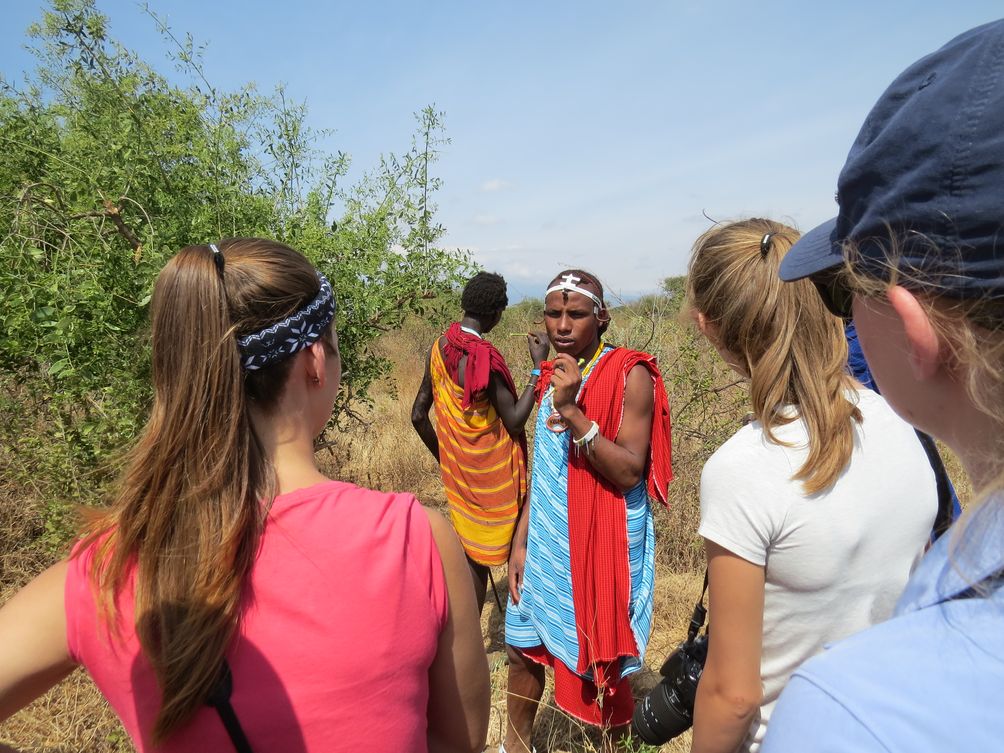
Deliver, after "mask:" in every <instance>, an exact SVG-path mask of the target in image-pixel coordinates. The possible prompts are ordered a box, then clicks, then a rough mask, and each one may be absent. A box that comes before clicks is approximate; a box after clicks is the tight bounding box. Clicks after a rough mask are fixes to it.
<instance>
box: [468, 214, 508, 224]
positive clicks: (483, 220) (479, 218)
mask: <svg viewBox="0 0 1004 753" xmlns="http://www.w3.org/2000/svg"><path fill="white" fill-rule="evenodd" d="M500 222H502V220H501V219H500V218H499V217H496V216H495V215H494V214H476V215H474V224H475V225H498V224H499V223H500Z"/></svg>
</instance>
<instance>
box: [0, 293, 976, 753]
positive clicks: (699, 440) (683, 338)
mask: <svg viewBox="0 0 1004 753" xmlns="http://www.w3.org/2000/svg"><path fill="white" fill-rule="evenodd" d="M678 306H679V302H678V298H674V297H673V296H672V295H662V296H653V297H650V298H647V299H643V300H641V301H639V302H636V303H633V304H630V305H627V306H623V307H620V308H619V309H617V310H616V311H615V313H614V323H613V325H612V326H611V329H610V331H609V332H608V339H609V340H610V341H611V342H616V343H619V344H624V345H629V346H632V347H637V348H643V349H645V350H648V351H649V352H651V353H653V354H655V355H656V356H658V358H659V362H660V364H661V365H662V369H663V374H664V377H665V381H666V389H667V392H668V393H669V398H670V402H671V406H672V411H673V424H674V426H673V454H674V463H673V467H674V473H675V480H674V481H673V483H672V484H671V488H670V498H671V500H670V501H671V506H670V509H669V510H668V511H667V510H664V509H658V510H656V513H655V520H656V531H657V539H658V550H657V571H656V572H657V576H656V594H655V621H654V629H653V634H652V637H651V641H650V643H649V648H648V652H647V656H646V665H647V668H646V669H645V670H644V671H643V672H641V673H639V675H636V676H635V681H634V688H635V694H636V696H642V695H644V693H645V692H646V691H647V690H648V689H649V688H651V687H652V686H653V685H654V684H655V683H656V682H658V680H659V676H658V667H659V665H660V663H661V662H662V660H663V658H664V657H665V656H666V654H667V653H669V651H671V650H672V648H673V647H674V646H675V645H676V644H677V643H678V642H679V641H680V640H682V638H683V636H684V634H685V627H686V623H687V621H688V620H689V617H690V612H691V610H692V608H693V604H694V602H695V600H696V598H697V596H698V594H699V592H700V586H701V569H702V557H703V553H702V550H701V545H700V541H699V539H698V537H697V535H696V527H697V517H698V496H697V495H698V484H699V479H700V470H701V466H702V465H703V463H704V461H705V460H706V459H707V457H708V455H709V454H710V453H711V452H713V451H714V449H715V448H716V447H717V446H718V445H720V444H721V443H722V442H723V441H724V440H725V439H726V438H728V436H730V435H731V433H732V432H733V431H734V430H735V429H736V427H737V426H738V425H739V422H740V421H741V418H742V416H743V414H744V413H745V412H746V403H745V401H746V391H745V385H744V384H743V383H742V382H741V381H738V380H737V379H736V378H735V375H733V374H732V373H731V372H730V371H728V370H727V369H725V368H724V367H723V366H722V364H721V363H720V362H719V361H718V359H717V357H716V356H715V354H714V353H713V352H712V351H711V350H710V349H709V348H708V347H707V346H706V345H705V344H704V343H703V342H701V341H700V340H699V339H698V338H697V337H695V335H694V333H693V332H692V331H691V330H690V329H689V328H688V327H685V326H683V325H682V324H681V323H680V322H679V321H678V317H677V310H678ZM539 310H540V307H539V302H537V303H534V302H526V303H524V304H520V305H518V306H515V307H513V308H511V309H510V310H509V311H508V312H507V313H506V316H505V318H504V319H503V321H502V323H501V324H500V325H499V326H498V328H497V329H496V330H495V331H493V333H492V335H491V339H492V340H493V341H494V342H495V343H496V344H497V345H498V346H499V347H500V349H501V350H502V351H503V352H504V353H505V355H506V357H507V358H508V360H509V363H510V364H511V365H512V367H513V371H514V373H515V375H516V380H517V384H523V381H522V380H523V375H524V374H525V372H526V369H528V368H529V361H528V357H527V354H526V352H525V344H524V343H525V339H521V338H518V337H514V336H510V335H511V334H517V333H525V332H526V331H527V330H529V329H541V328H542V327H541V326H540V324H539V322H535V321H534V319H535V317H536V316H537V315H538V312H539ZM438 332H439V330H438V329H435V328H434V326H433V325H432V324H431V323H429V322H426V321H423V320H419V319H411V320H409V321H408V323H407V324H406V326H405V327H404V328H403V329H400V330H397V331H394V332H390V333H387V334H386V335H384V336H383V337H382V338H381V340H380V342H379V344H378V348H379V350H380V351H381V353H382V355H384V356H385V357H387V358H388V359H389V361H390V363H391V364H392V365H393V366H392V368H391V370H390V371H389V373H387V374H386V375H385V378H384V379H383V380H381V381H380V382H379V383H378V384H377V386H376V387H375V388H374V389H373V390H372V392H371V397H372V404H371V405H370V406H368V407H367V408H366V409H365V410H364V411H363V412H362V414H361V415H360V416H359V419H358V420H352V421H349V422H347V423H345V426H344V427H343V428H342V429H341V430H340V431H337V432H334V433H332V435H331V442H330V445H329V446H327V447H325V448H323V449H322V450H321V451H320V452H319V455H318V457H319V460H320V463H321V465H322V467H323V468H324V470H325V471H326V472H327V473H328V474H330V475H331V476H334V477H337V478H341V479H345V480H349V481H353V482H355V483H358V484H360V485H364V486H370V487H374V488H378V489H384V490H407V491H411V492H414V493H415V494H416V495H418V496H419V498H420V499H422V500H423V502H425V503H426V504H428V505H432V506H442V505H444V503H445V499H444V495H443V491H442V488H441V486H440V482H439V476H438V469H437V466H436V464H435V462H434V461H433V459H432V458H431V456H430V455H429V453H428V451H427V450H426V449H425V447H424V445H423V444H422V443H421V441H420V440H419V439H418V437H417V435H416V434H415V433H414V431H413V429H412V427H411V421H410V412H411V401H412V398H413V397H414V394H415V391H416V389H417V387H418V383H419V381H420V379H421V376H422V371H423V368H424V362H425V358H426V354H427V352H428V348H429V345H430V343H431V342H432V340H433V339H434V338H435V336H436V335H437V334H438ZM6 420H7V421H8V422H10V421H13V417H7V419H6ZM531 423H532V421H531ZM35 429H36V430H37V431H38V432H40V433H42V434H44V433H45V431H46V427H35ZM8 436H9V435H8ZM50 441H58V440H55V439H53V440H50ZM21 451H23V448H22V447H19V446H16V443H13V442H7V443H5V444H4V445H3V446H2V447H0V471H2V472H3V473H2V476H0V478H3V479H6V480H5V481H3V482H0V602H2V601H5V600H6V599H7V598H9V596H10V595H11V593H12V592H13V590H14V589H16V588H17V587H18V586H20V585H21V584H23V583H24V582H25V581H27V580H28V579H29V578H30V577H31V576H32V575H33V574H35V573H37V572H39V571H40V570H41V569H42V568H43V567H44V566H46V565H47V564H48V563H50V562H51V561H52V560H53V559H54V558H56V557H57V556H59V555H60V554H61V553H63V552H64V551H65V540H64V537H63V536H61V535H60V532H59V531H58V530H55V531H54V530H53V524H52V519H53V511H54V510H57V511H58V510H59V509H61V508H65V507H67V506H68V505H69V504H70V503H72V502H73V500H65V501H64V500H53V499H51V498H49V496H48V493H47V489H46V486H45V485H44V484H42V483H38V484H35V483H33V482H32V479H31V478H30V477H29V476H27V475H26V474H25V473H23V472H18V471H19V470H20V469H23V463H24V459H23V458H22V457H20V456H19V454H18V453H19V452H21ZM949 469H950V472H951V473H952V475H953V478H955V479H956V480H961V478H962V475H961V473H960V472H959V468H958V465H957V464H956V463H954V460H950V463H949ZM80 483H82V484H86V483H87V479H86V478H84V479H80ZM961 491H962V493H963V496H968V495H967V491H968V490H965V489H963V490H961ZM57 517H58V516H57ZM493 574H494V579H495V582H496V583H497V584H498V587H499V593H500V596H501V597H502V598H503V603H504V598H505V587H506V586H505V583H506V573H505V568H495V570H494V573H493ZM482 626H483V632H484V636H485V647H486V649H487V651H488V656H489V661H490V667H491V673H492V711H491V725H490V730H489V736H488V742H489V745H490V746H495V745H497V744H498V743H499V741H500V740H501V737H502V734H503V731H504V725H505V681H506V666H505V662H504V650H503V616H502V614H501V613H500V611H499V609H498V607H497V606H496V604H495V602H494V598H493V597H492V595H491V592H490V591H489V594H488V598H487V602H486V605H485V610H484V613H483V619H482ZM550 698H551V696H550V687H548V688H547V689H545V695H544V703H543V705H542V707H541V710H540V713H539V715H538V721H537V725H536V731H535V737H534V744H535V746H536V748H537V750H538V751H541V753H544V751H553V752H557V751H593V750H596V749H597V748H598V738H597V737H596V736H595V734H593V733H592V732H591V731H590V730H587V729H584V728H583V726H582V725H580V724H578V723H577V722H575V721H574V720H571V719H570V718H569V717H567V716H565V715H564V714H562V713H561V712H559V711H558V710H557V709H556V708H555V707H554V706H553V703H551V702H550ZM0 741H3V742H6V743H8V744H10V745H13V746H14V747H15V748H19V749H22V750H30V751H39V752H42V751H45V752H46V753H50V752H51V753H55V752H56V751H60V752H64V751H95V752H96V753H112V752H118V753H121V752H122V751H130V750H132V748H131V746H130V744H129V741H128V739H127V737H126V735H125V734H124V732H123V731H122V729H121V727H120V726H119V724H118V722H117V721H116V719H115V717H114V715H113V714H112V713H111V712H110V711H109V709H108V707H107V706H106V704H105V703H104V701H103V700H102V699H101V697H100V695H99V694H98V693H97V691H96V690H95V688H94V687H93V685H92V684H91V682H90V680H89V679H88V677H87V675H86V674H85V673H84V672H82V671H77V672H75V673H74V674H73V675H72V676H71V677H70V678H68V679H67V680H66V681H64V682H63V683H62V684H61V685H59V686H58V687H56V688H55V689H53V690H52V691H50V692H49V693H48V694H46V695H45V696H44V697H43V698H41V699H39V700H38V701H36V702H35V703H33V704H32V705H31V706H29V707H28V708H27V709H25V710H23V711H22V712H20V713H19V714H17V715H15V716H14V717H13V718H12V719H10V720H8V721H7V722H6V723H4V724H3V726H2V727H0ZM689 744H690V740H689V733H686V734H685V735H683V736H681V737H680V738H678V739H677V740H675V741H673V742H672V743H670V744H668V745H666V746H664V747H663V748H662V750H665V751H686V750H689ZM634 749H635V750H652V748H646V747H645V746H641V745H636V746H635V748H634Z"/></svg>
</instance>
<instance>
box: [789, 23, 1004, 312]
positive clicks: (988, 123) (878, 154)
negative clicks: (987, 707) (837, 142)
mask: <svg viewBox="0 0 1004 753" xmlns="http://www.w3.org/2000/svg"><path fill="white" fill-rule="evenodd" d="M837 204H838V205H839V213H838V214H837V216H836V217H835V218H834V219H832V220H830V221H829V222H825V223H823V224H822V225H820V226H819V227H817V228H815V229H813V230H811V231H810V232H808V233H806V234H805V235H804V236H802V237H801V238H800V239H799V241H798V242H797V243H796V244H795V245H794V246H793V247H792V248H791V250H790V251H789V252H788V254H787V255H786V256H785V258H784V259H783V261H782V262H781V269H780V275H781V279H783V280H798V279H801V278H803V277H809V276H811V275H816V274H819V273H820V272H824V271H825V270H829V269H832V268H834V267H836V266H837V265H839V264H842V263H843V261H844V250H843V249H844V244H845V243H848V242H850V244H852V245H853V246H854V248H855V249H856V256H855V259H854V263H855V266H856V267H857V268H859V269H862V270H863V271H865V270H867V271H869V272H872V271H873V272H874V273H875V274H876V275H879V276H881V275H882V274H883V270H884V269H885V268H886V267H885V265H886V264H888V261H887V256H886V255H887V253H888V251H889V249H890V248H891V247H892V246H893V245H895V248H896V257H895V260H894V263H896V264H898V265H899V266H900V268H902V269H909V270H911V271H913V272H914V275H911V279H914V280H916V273H917V272H920V273H921V274H920V277H922V278H923V279H924V280H925V281H928V282H929V283H930V284H931V285H932V286H934V287H936V288H937V289H938V290H939V292H941V293H943V294H945V295H950V296H953V297H957V298H975V297H983V296H989V297H1000V296H1004V249H1000V250H999V249H998V245H999V244H1001V243H1004V232H1002V231H1004V20H1001V21H994V22H992V23H989V24H986V25H984V26H979V27H977V28H975V29H971V30H969V31H967V32H965V33H964V34H961V35H960V36H958V37H956V38H955V39H953V40H952V41H950V42H949V43H948V44H946V45H945V46H944V47H942V48H941V49H940V50H938V51H937V52H934V53H932V54H930V55H928V56H926V57H924V58H921V59H920V60H918V61H917V62H916V63H914V64H913V65H911V66H910V67H909V68H907V69H906V70H905V71H904V72H903V73H901V74H900V75H899V77H898V78H896V80H895V81H893V83H892V84H891V85H890V86H889V88H888V89H886V91H885V93H883V94H882V96H881V97H880V98H879V100H878V102H877V103H876V104H875V106H874V107H873V108H872V111H871V113H869V115H868V117H867V119H866V120H865V122H864V125H863V126H862V127H861V131H860V132H859V133H858V137H857V139H856V140H855V142H854V144H853V146H852V147H851V150H850V152H849V153H848V155H847V161H846V162H845V164H844V167H843V170H841V172H840V177H839V178H838V180H837Z"/></svg>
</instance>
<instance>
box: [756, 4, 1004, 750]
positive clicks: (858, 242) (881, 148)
mask: <svg viewBox="0 0 1004 753" xmlns="http://www.w3.org/2000/svg"><path fill="white" fill-rule="evenodd" d="M1002 147H1004V22H995V23H992V24H987V25H986V26H982V27H979V28H977V29H974V30H972V31H970V32H967V33H965V34H963V35H961V36H960V37H958V38H956V39H954V40H953V41H951V42H949V43H948V44H947V45H946V46H945V47H943V48H942V49H940V50H938V51H937V52H935V53H933V54H932V55H929V56H927V57H925V58H923V59H922V60H920V61H918V62H917V63H915V64H914V65H913V66H911V67H910V68H908V69H907V70H906V71H905V72H904V73H903V74H901V75H900V77H899V78H897V79H896V81H894V82H893V84H892V85H891V86H890V88H889V89H888V90H887V92H886V93H885V94H884V95H883V96H882V98H881V99H880V100H879V102H878V103H877V104H876V106H875V108H874V109H873V110H872V113H871V114H870V115H869V117H868V120H867V121H866V122H865V125H864V127H863V128H862V130H861V133H860V134H859V136H858V139H857V141H856V142H855V144H854V146H853V147H852V148H851V151H850V154H849V156H848V159H847V163H846V165H845V166H844V169H843V171H842V172H841V176H840V179H839V182H838V187H839V190H838V200H839V204H840V213H839V215H838V216H837V218H836V219H835V220H833V221H831V222H828V223H826V225H824V226H822V227H820V228H817V229H816V230H815V231H813V232H811V233H809V234H807V235H806V236H805V237H804V238H803V239H802V241H801V242H800V243H798V244H796V245H795V247H794V248H793V249H792V251H791V252H790V253H789V255H788V257H787V258H786V259H785V262H784V264H783V265H782V268H781V276H782V277H783V278H786V279H789V280H794V279H798V278H802V277H809V278H810V279H812V281H813V282H815V283H816V285H817V288H818V289H819V291H820V293H821V294H822V297H823V300H824V301H825V302H826V303H827V304H828V305H829V306H830V307H831V309H832V310H834V311H835V312H838V313H841V314H842V315H849V314H852V315H853V317H854V321H855V323H856V325H857V330H858V334H859V337H860V339H861V343H862V345H863V346H864V349H865V355H866V356H867V358H868V362H869V364H870V365H871V367H872V370H873V372H874V374H875V377H876V379H877V381H878V384H879V387H880V388H881V389H882V392H883V394H884V395H885V396H886V397H887V399H888V400H889V402H890V403H891V404H892V405H893V407H894V408H895V409H896V410H897V411H898V412H899V413H900V414H901V415H902V416H904V417H905V418H906V419H907V420H909V421H910V422H911V423H913V424H914V425H915V426H917V427H918V428H919V429H922V430H924V431H926V432H930V433H931V434H933V435H934V436H936V437H938V438H939V439H941V440H942V441H943V442H945V443H946V444H947V445H948V446H949V447H951V448H952V450H954V452H955V453H956V454H957V455H958V456H959V458H960V459H961V460H962V462H963V464H964V465H965V468H966V471H967V473H968V474H969V477H970V479H971V481H972V483H973V486H974V488H976V489H977V490H978V499H977V501H976V502H974V503H973V504H972V505H971V506H970V508H969V510H968V511H967V514H966V515H965V516H964V517H963V518H962V519H961V520H960V521H959V522H958V523H956V524H955V526H953V528H952V529H950V531H949V533H948V534H947V535H945V536H942V537H941V538H940V539H939V540H938V541H937V543H936V544H935V545H934V547H933V548H932V550H931V551H930V552H929V553H928V554H927V556H926V557H925V558H924V560H923V562H922V563H921V565H920V566H919V568H918V569H917V571H916V572H915V573H914V574H913V576H912V577H911V579H910V582H909V583H908V585H907V587H906V590H905V591H904V593H903V595H902V597H901V598H900V601H899V604H898V606H897V608H896V613H895V616H894V617H893V619H891V620H889V621H888V622H885V623H883V624H882V625H879V626H877V627H875V628H872V629H870V630H867V631H865V632H863V633H861V634H859V635H857V636H854V637H853V638H850V639H848V640H846V641H844V642H842V643H840V644H839V645H837V646H835V647H834V648H832V649H831V650H829V651H827V652H825V653H824V654H822V655H821V656H819V657H817V658H816V659H814V660H812V661H809V662H807V663H806V664H805V665H804V666H803V667H802V668H801V669H799V670H798V672H796V673H795V675H794V676H793V678H792V680H791V682H790V684H789V685H788V687H787V689H786V690H785V692H784V694H783V695H782V697H781V700H780V702H779V704H778V706H777V708H776V709H775V713H774V717H773V719H772V721H771V728H770V733H769V734H768V736H767V740H766V742H765V745H764V748H763V750H764V751H768V752H769V753H777V752H778V751H799V752H802V751H838V750H839V751H850V750H853V751H910V753H923V752H924V751H954V750H966V751H981V752H983V751H995V750H1004V714H1002V713H1001V712H1000V709H999V708H998V707H999V703H1000V694H1001V690H1002V689H1004V589H1002V588H1001V585H1002V583H1004V578H1002V576H1004V253H1001V252H1000V250H999V245H1000V244H1001V242H1002V240H1004V232H1002V231H1004V225H1002V220H1004V214H1002V212H1001V207H1002V206H1004V161H1002V159H1001V155H1002V154H1004V150H1002Z"/></svg>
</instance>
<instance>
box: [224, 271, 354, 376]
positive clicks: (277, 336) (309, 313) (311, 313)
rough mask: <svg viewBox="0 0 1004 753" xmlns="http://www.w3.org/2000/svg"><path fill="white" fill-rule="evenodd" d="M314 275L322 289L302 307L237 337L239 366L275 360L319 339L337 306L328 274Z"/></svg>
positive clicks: (253, 367)
mask: <svg viewBox="0 0 1004 753" xmlns="http://www.w3.org/2000/svg"><path fill="white" fill-rule="evenodd" d="M317 279H318V281H319V282H320V283H321V289H320V290H318V291H317V295H316V296H314V300H312V301H311V302H310V303H308V304H307V305H306V306H305V307H304V308H302V309H300V310H299V311H297V312H296V313H295V314H293V315H292V316H287V317H286V318H285V319H283V320H282V321H281V322H276V323H275V324H273V325H271V326H270V327H266V328H265V329H263V330H262V331H261V332H255V333H254V334H253V335H247V336H246V337H238V338H237V347H238V348H239V349H240V353H241V366H243V367H244V369H245V370H246V371H256V370H258V369H261V368H264V367H265V366H271V365H272V364H273V363H278V362H279V361H282V360H284V359H286V358H289V357H290V356H291V355H293V354H294V353H296V352H298V351H300V350H303V349H304V348H306V347H308V346H310V345H313V344H314V343H315V342H317V341H318V340H319V339H320V337H321V333H322V332H324V328H325V327H327V326H328V325H329V324H331V320H332V319H334V318H335V309H336V308H337V307H336V304H335V294H334V292H333V291H332V290H331V284H330V283H329V282H328V280H327V278H326V277H325V276H324V275H322V274H321V273H320V272H318V273H317Z"/></svg>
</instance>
